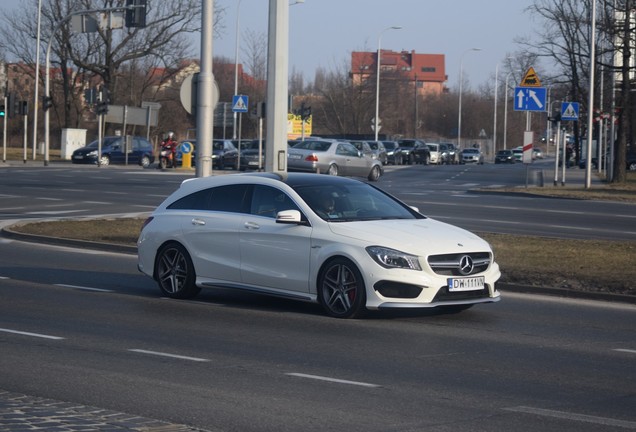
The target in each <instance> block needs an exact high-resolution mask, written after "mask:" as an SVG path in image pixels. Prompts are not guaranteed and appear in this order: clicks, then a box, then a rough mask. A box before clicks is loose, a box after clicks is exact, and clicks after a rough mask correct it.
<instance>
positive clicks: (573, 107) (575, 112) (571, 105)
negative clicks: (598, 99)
mask: <svg viewBox="0 0 636 432" xmlns="http://www.w3.org/2000/svg"><path fill="white" fill-rule="evenodd" d="M578 119H579V103H578V102H562V103H561V121H567V120H571V121H577V120H578Z"/></svg>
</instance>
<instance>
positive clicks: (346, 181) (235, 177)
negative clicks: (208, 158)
mask: <svg viewBox="0 0 636 432" xmlns="http://www.w3.org/2000/svg"><path fill="white" fill-rule="evenodd" d="M256 179H268V180H271V181H273V182H280V183H284V184H287V185H288V186H290V187H292V188H296V187H298V186H316V185H341V186H345V185H353V184H359V183H365V182H362V181H360V180H357V179H353V178H350V177H339V176H329V175H320V174H315V173H300V172H291V173H281V174H278V173H272V172H249V173H240V174H228V175H223V176H208V177H196V178H190V179H187V180H184V181H183V182H182V183H181V188H182V189H183V188H185V189H189V190H192V191H195V190H200V189H204V188H207V187H213V186H220V185H226V184H245V183H250V182H251V181H254V180H256Z"/></svg>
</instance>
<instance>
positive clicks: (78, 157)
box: [73, 156, 84, 159]
mask: <svg viewBox="0 0 636 432" xmlns="http://www.w3.org/2000/svg"><path fill="white" fill-rule="evenodd" d="M73 159H84V156H73Z"/></svg>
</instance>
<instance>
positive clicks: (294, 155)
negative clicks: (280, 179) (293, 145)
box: [289, 154, 301, 159]
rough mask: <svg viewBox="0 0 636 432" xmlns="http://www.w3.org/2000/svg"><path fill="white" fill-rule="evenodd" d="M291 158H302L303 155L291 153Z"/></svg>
mask: <svg viewBox="0 0 636 432" xmlns="http://www.w3.org/2000/svg"><path fill="white" fill-rule="evenodd" d="M289 158H290V159H300V158H301V156H300V155H297V154H290V155H289Z"/></svg>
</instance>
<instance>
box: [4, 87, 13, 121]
mask: <svg viewBox="0 0 636 432" xmlns="http://www.w3.org/2000/svg"><path fill="white" fill-rule="evenodd" d="M6 109H7V111H5V113H6V116H7V117H9V118H11V117H13V116H14V115H15V114H14V113H15V111H14V110H15V93H14V92H11V93H9V94H8V95H7V106H6Z"/></svg>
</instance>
